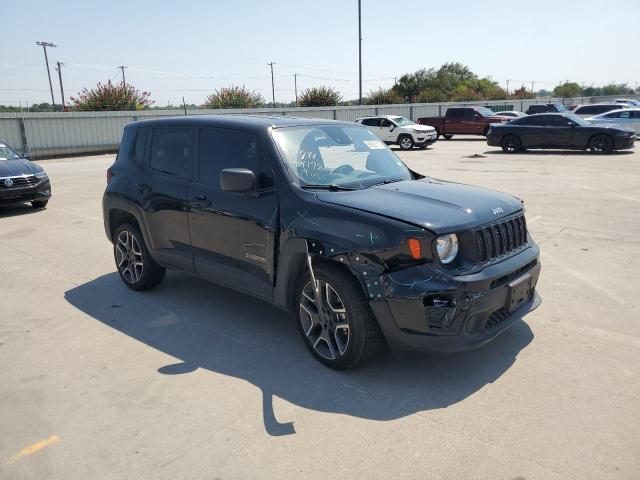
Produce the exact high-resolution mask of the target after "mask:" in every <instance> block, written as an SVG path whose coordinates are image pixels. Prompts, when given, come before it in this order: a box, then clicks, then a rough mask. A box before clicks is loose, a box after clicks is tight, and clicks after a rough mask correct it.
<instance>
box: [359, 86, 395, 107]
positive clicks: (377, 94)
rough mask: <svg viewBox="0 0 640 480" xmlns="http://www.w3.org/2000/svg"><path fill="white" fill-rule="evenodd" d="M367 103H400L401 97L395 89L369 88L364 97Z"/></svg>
mask: <svg viewBox="0 0 640 480" xmlns="http://www.w3.org/2000/svg"><path fill="white" fill-rule="evenodd" d="M365 103H366V104H367V105H384V104H390V103H402V97H401V96H400V95H398V94H397V93H396V92H395V90H393V89H391V88H389V89H384V88H378V89H377V90H371V91H370V92H369V94H368V95H367V97H366V98H365Z"/></svg>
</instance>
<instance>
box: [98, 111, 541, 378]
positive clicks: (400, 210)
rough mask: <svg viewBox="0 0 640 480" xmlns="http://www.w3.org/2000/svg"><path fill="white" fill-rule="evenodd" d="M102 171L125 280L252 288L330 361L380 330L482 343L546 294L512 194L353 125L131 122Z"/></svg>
mask: <svg viewBox="0 0 640 480" xmlns="http://www.w3.org/2000/svg"><path fill="white" fill-rule="evenodd" d="M107 179H108V185H107V188H106V191H105V194H104V197H103V211H104V227H105V230H106V235H107V237H108V238H109V240H110V241H111V242H112V243H113V254H114V259H115V264H116V268H117V270H118V273H119V275H120V277H121V279H122V281H123V282H124V283H125V285H127V286H128V287H129V288H131V289H133V290H147V289H151V288H153V287H155V286H156V285H157V284H158V283H160V282H161V281H162V279H163V277H164V275H165V271H166V269H168V268H171V269H178V270H184V271H187V272H192V273H195V274H198V275H200V276H202V277H204V278H206V279H209V280H212V281H214V282H217V283H219V284H222V285H225V286H227V287H230V288H233V289H237V290H240V291H242V292H245V293H248V294H250V295H254V296H256V297H258V298H261V299H263V300H266V301H267V302H271V303H273V304H274V305H276V306H278V307H281V308H283V309H285V310H290V311H293V312H294V313H295V315H296V317H297V323H298V327H299V329H300V331H301V334H302V338H303V339H304V342H305V343H306V346H307V347H308V348H309V350H310V351H311V353H312V354H313V355H314V356H315V357H316V358H317V359H318V360H320V361H321V362H323V363H324V364H325V365H328V366H329V367H332V368H348V367H353V366H355V365H356V364H358V363H359V362H361V361H363V360H365V359H367V358H369V357H371V356H372V355H373V354H374V353H375V352H376V351H377V350H378V349H379V348H380V347H381V346H382V345H383V344H384V343H385V341H386V342H387V343H388V344H389V345H390V346H391V348H392V349H394V350H406V349H422V350H425V349H426V350H441V351H455V350H461V349H468V348H473V347H479V346H481V345H483V344H485V343H487V342H489V341H490V340H492V339H493V338H495V337H496V336H497V335H498V334H500V333H501V332H503V331H504V330H505V329H507V328H508V327H509V326H510V325H512V324H513V323H514V322H515V321H516V320H517V319H518V318H521V317H522V315H524V314H525V313H526V312H528V311H529V310H530V309H533V308H535V307H536V306H537V305H538V303H539V297H537V296H536V294H535V287H536V282H537V280H538V275H539V273H540V263H539V248H538V247H537V246H536V244H535V243H534V242H533V240H532V239H531V237H530V236H529V234H528V233H527V226H526V221H525V216H524V209H523V204H522V202H521V200H519V199H517V198H515V197H512V196H511V195H507V194H503V193H498V192H494V191H491V190H487V189H484V188H478V187H473V186H469V185H461V184H457V183H450V182H446V181H442V180H435V179H432V178H428V177H424V176H422V175H419V174H417V173H415V172H413V171H411V170H410V169H409V168H407V166H406V165H405V164H404V163H403V162H402V160H401V159H400V158H398V157H397V156H396V154H395V153H393V152H392V151H391V150H390V149H389V148H388V147H387V146H386V145H385V144H384V143H383V142H382V141H381V140H380V139H378V138H377V137H376V136H375V135H374V134H373V133H371V132H370V131H369V130H368V129H367V128H364V127H363V126H361V125H358V124H355V123H347V122H335V121H330V120H314V119H301V118H287V117H275V116H272V117H259V116H240V115H237V116H232V115H229V116H227V115H215V116H209V117H207V116H200V115H198V116H190V117H168V118H161V119H153V120H144V121H139V122H133V123H129V124H128V125H127V126H126V127H125V129H124V134H123V137H122V141H121V143H120V151H119V153H118V156H117V158H116V161H115V163H114V164H113V165H112V166H111V167H110V168H109V170H108V172H107ZM144 301H145V302H150V301H152V297H148V296H145V300H144Z"/></svg>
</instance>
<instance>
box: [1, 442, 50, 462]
mask: <svg viewBox="0 0 640 480" xmlns="http://www.w3.org/2000/svg"><path fill="white" fill-rule="evenodd" d="M58 440H59V438H58V436H57V435H51V436H50V437H49V438H45V439H44V440H40V441H39V442H36V443H34V444H33V445H29V446H28V447H24V448H23V449H22V450H20V451H19V452H18V453H16V454H15V455H14V456H13V457H11V458H10V459H9V460H7V461H6V462H5V464H6V465H8V464H10V463H13V462H17V461H18V460H20V459H21V458H24V457H28V456H29V455H32V454H34V453H36V452H37V451H38V450H42V449H43V448H44V447H48V446H49V445H51V444H53V443H56V442H57V441H58Z"/></svg>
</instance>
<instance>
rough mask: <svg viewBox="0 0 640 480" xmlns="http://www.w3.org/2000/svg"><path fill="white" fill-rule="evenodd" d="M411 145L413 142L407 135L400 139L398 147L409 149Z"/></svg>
mask: <svg viewBox="0 0 640 480" xmlns="http://www.w3.org/2000/svg"><path fill="white" fill-rule="evenodd" d="M412 146H413V142H412V141H411V139H410V138H409V137H404V138H403V139H402V140H400V148H402V149H404V150H409V149H410V148H411V147H412Z"/></svg>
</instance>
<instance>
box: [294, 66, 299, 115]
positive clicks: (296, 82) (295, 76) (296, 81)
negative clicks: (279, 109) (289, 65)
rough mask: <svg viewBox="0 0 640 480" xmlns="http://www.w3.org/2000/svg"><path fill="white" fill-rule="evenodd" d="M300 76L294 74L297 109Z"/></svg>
mask: <svg viewBox="0 0 640 480" xmlns="http://www.w3.org/2000/svg"><path fill="white" fill-rule="evenodd" d="M298 75H300V74H299V73H294V74H293V88H294V90H295V92H296V107H297V106H298Z"/></svg>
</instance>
